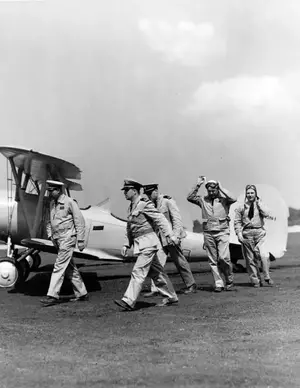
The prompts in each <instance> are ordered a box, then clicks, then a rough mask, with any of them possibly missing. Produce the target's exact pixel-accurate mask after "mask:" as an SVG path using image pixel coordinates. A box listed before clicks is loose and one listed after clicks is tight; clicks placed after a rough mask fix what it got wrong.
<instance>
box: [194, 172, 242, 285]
mask: <svg viewBox="0 0 300 388" xmlns="http://www.w3.org/2000/svg"><path fill="white" fill-rule="evenodd" d="M204 182H205V177H203V176H201V177H199V178H198V181H197V184H196V186H195V187H194V188H193V189H192V191H191V192H190V193H189V194H188V196H187V200H188V201H189V202H191V203H194V204H195V205H198V206H199V207H200V208H201V210H202V219H203V235H204V246H205V249H206V252H207V255H208V260H209V265H210V268H211V271H212V275H213V278H214V283H215V292H221V291H222V290H223V289H224V282H223V279H222V277H221V274H220V272H221V273H223V275H224V277H225V281H226V290H227V291H230V290H231V289H232V288H233V270H232V264H231V260H230V252H229V238H230V231H229V221H230V219H229V208H230V206H231V205H232V204H233V203H235V202H236V198H235V197H234V196H233V195H232V194H230V193H229V192H228V191H227V190H226V189H224V188H223V187H222V186H221V183H220V182H217V181H214V180H210V181H208V182H206V184H205V187H206V189H207V194H208V195H206V196H204V197H203V196H200V195H198V190H199V188H200V186H202V184H203V183H204Z"/></svg>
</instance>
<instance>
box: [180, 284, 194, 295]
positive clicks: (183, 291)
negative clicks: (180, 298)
mask: <svg viewBox="0 0 300 388" xmlns="http://www.w3.org/2000/svg"><path fill="white" fill-rule="evenodd" d="M196 292H197V285H196V283H194V284H192V285H191V286H189V287H186V288H182V289H181V290H180V291H179V293H180V294H195V293H196Z"/></svg>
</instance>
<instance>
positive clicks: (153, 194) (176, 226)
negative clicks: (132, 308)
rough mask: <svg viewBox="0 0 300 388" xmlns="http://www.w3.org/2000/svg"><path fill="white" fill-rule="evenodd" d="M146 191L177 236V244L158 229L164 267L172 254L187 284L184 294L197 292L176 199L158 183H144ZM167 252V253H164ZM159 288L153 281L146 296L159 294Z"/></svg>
mask: <svg viewBox="0 0 300 388" xmlns="http://www.w3.org/2000/svg"><path fill="white" fill-rule="evenodd" d="M144 193H145V194H146V195H147V196H148V198H149V199H150V200H151V201H152V202H153V203H154V206H155V207H156V209H157V210H158V211H159V212H160V213H162V214H163V215H164V216H165V218H166V219H167V220H168V222H169V224H170V226H171V228H172V231H173V233H174V235H175V237H176V241H175V244H169V242H168V241H167V239H166V238H165V236H164V235H163V233H162V232H161V231H158V234H159V237H160V241H161V244H162V247H163V252H162V251H161V250H160V251H159V253H158V257H159V259H160V263H161V265H162V266H163V267H164V266H165V264H166V260H167V255H168V254H170V256H171V259H172V261H173V262H174V264H175V265H176V268H177V270H178V272H179V274H180V276H181V278H182V280H183V282H184V284H185V288H183V289H182V290H180V292H181V293H183V294H190V293H194V292H197V286H196V282H195V279H194V276H193V274H192V271H191V268H190V266H189V263H188V261H187V259H186V258H185V257H184V255H183V252H182V249H181V241H182V239H184V238H185V237H186V232H185V230H184V228H183V223H182V218H181V215H180V212H179V209H178V206H177V204H176V202H175V200H174V199H173V198H172V197H170V196H168V195H162V194H160V193H159V191H158V184H149V185H144ZM164 253H165V254H164ZM157 293H158V292H157V289H156V287H155V285H154V283H153V282H151V292H150V293H148V294H145V295H144V296H145V297H150V296H154V295H157Z"/></svg>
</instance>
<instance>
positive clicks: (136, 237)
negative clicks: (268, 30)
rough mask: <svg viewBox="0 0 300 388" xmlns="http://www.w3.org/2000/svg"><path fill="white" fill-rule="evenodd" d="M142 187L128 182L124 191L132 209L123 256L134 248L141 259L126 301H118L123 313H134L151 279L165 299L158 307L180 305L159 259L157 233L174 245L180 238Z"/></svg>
mask: <svg viewBox="0 0 300 388" xmlns="http://www.w3.org/2000/svg"><path fill="white" fill-rule="evenodd" d="M141 188H142V185H141V184H140V183H138V182H136V181H134V180H129V179H127V180H125V181H124V186H123V188H122V189H121V190H123V191H124V194H125V198H126V199H127V200H128V201H130V202H131V204H130V206H129V209H128V222H127V228H126V236H125V243H124V247H123V249H122V255H123V256H124V257H126V255H127V250H128V249H129V248H130V247H131V246H133V247H134V249H133V253H134V255H136V256H137V260H136V263H135V265H134V267H133V270H132V273H131V279H130V283H129V285H128V287H127V290H126V292H125V294H124V296H123V298H122V299H121V300H115V301H114V302H115V303H116V304H117V305H118V306H120V307H121V308H122V309H123V310H128V311H132V310H134V307H135V303H136V301H137V299H138V297H139V294H140V292H141V290H142V286H143V283H144V282H145V280H146V277H147V276H149V277H150V278H151V279H153V281H154V284H155V286H156V287H157V289H158V290H159V293H160V294H162V295H163V296H165V298H164V299H163V300H162V302H161V303H159V304H158V305H157V306H161V307H163V306H167V305H171V304H177V303H178V298H177V295H176V293H175V291H174V288H173V285H172V283H171V281H170V279H169V277H168V275H167V274H166V273H165V272H164V269H163V267H162V265H161V264H160V262H159V260H158V257H157V251H158V250H159V247H160V242H159V239H158V236H157V234H156V233H155V230H157V229H160V230H161V231H162V233H163V234H164V236H165V237H166V238H167V239H168V241H170V244H171V242H172V241H176V237H175V236H174V234H173V232H172V230H171V228H170V226H169V224H168V221H167V220H166V219H165V217H164V216H163V215H162V214H161V213H159V212H158V211H157V209H155V207H154V205H153V203H152V202H151V201H149V200H147V199H145V198H141V196H140V189H141Z"/></svg>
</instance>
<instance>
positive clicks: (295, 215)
mask: <svg viewBox="0 0 300 388" xmlns="http://www.w3.org/2000/svg"><path fill="white" fill-rule="evenodd" d="M289 211H290V216H289V226H293V225H300V209H294V208H292V207H289Z"/></svg>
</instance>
